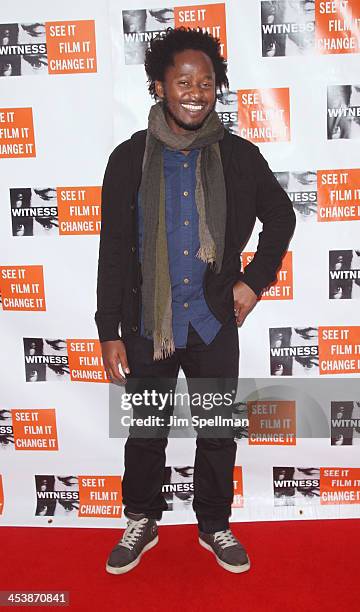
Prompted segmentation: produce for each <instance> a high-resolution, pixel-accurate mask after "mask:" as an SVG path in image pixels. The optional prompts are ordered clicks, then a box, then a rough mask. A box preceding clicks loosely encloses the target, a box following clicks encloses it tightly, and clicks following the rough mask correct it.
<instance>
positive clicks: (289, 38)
mask: <svg viewBox="0 0 360 612" xmlns="http://www.w3.org/2000/svg"><path fill="white" fill-rule="evenodd" d="M261 33H262V55H263V57H277V56H284V55H308V54H311V53H313V52H314V45H315V2H314V1H309V2H302V1H301V0H295V2H284V1H283V0H275V1H272V2H261Z"/></svg>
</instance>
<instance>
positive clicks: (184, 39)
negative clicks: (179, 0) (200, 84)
mask: <svg viewBox="0 0 360 612" xmlns="http://www.w3.org/2000/svg"><path fill="white" fill-rule="evenodd" d="M186 49H193V50H196V51H203V52H204V53H206V55H208V56H209V58H210V59H211V61H212V64H213V67H214V72H215V85H216V89H217V90H219V94H220V96H217V97H221V94H222V88H223V87H224V88H225V89H228V88H229V81H228V78H227V76H226V72H227V63H226V61H225V59H224V58H223V56H222V55H221V52H220V49H221V47H220V40H219V39H218V38H214V37H213V36H211V34H209V33H208V32H202V31H201V30H200V31H197V30H193V29H191V28H185V27H184V26H181V27H180V28H175V29H174V28H167V29H166V34H165V36H161V35H160V34H158V35H157V36H156V37H155V38H153V39H152V40H151V42H150V45H149V47H148V48H147V49H146V51H145V62H144V66H145V71H146V74H147V77H148V79H147V82H148V84H149V85H148V90H149V93H150V95H151V96H152V97H153V98H154V99H155V100H157V99H158V96H157V95H156V91H155V81H162V82H163V81H164V80H165V71H166V69H167V68H168V66H173V65H174V55H175V53H179V52H180V51H185V50H186Z"/></svg>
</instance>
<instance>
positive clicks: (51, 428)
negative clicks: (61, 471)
mask: <svg viewBox="0 0 360 612" xmlns="http://www.w3.org/2000/svg"><path fill="white" fill-rule="evenodd" d="M11 414H12V423H13V431H14V444H15V449H16V450H32V451H33V450H46V451H56V450H59V445H58V436H57V429H56V415H55V409H54V408H46V409H43V408H42V409H41V410H24V409H21V410H18V409H15V408H14V409H12V410H11Z"/></svg>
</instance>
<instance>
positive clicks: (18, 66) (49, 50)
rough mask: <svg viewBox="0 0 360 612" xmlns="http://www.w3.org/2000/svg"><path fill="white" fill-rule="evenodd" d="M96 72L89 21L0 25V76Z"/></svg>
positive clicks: (94, 49) (93, 25) (93, 40)
mask: <svg viewBox="0 0 360 612" xmlns="http://www.w3.org/2000/svg"><path fill="white" fill-rule="evenodd" d="M96 70H97V68H96V43H95V22H94V21H92V20H89V21H55V22H47V23H20V24H18V23H7V24H2V25H0V76H20V75H39V74H74V73H84V72H96Z"/></svg>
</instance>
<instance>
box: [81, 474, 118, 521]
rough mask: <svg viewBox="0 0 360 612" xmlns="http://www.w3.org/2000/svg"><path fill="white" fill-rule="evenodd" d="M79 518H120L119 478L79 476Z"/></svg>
mask: <svg viewBox="0 0 360 612" xmlns="http://www.w3.org/2000/svg"><path fill="white" fill-rule="evenodd" d="M78 480H79V516H97V517H101V518H120V517H121V503H122V501H121V499H122V497H121V476H79V477H78Z"/></svg>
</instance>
